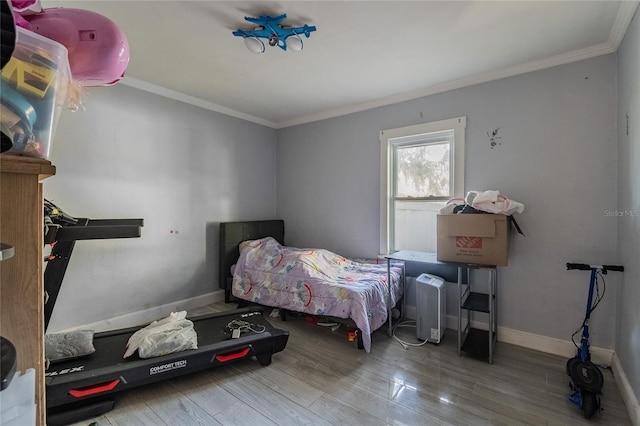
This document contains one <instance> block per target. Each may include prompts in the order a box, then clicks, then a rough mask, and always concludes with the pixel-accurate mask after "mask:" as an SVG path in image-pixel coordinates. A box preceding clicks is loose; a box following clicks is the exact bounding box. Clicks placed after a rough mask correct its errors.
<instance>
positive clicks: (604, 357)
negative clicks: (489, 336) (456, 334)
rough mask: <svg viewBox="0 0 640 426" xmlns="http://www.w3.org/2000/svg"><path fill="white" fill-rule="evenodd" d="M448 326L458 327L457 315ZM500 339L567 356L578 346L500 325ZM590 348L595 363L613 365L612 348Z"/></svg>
mask: <svg viewBox="0 0 640 426" xmlns="http://www.w3.org/2000/svg"><path fill="white" fill-rule="evenodd" d="M471 325H472V326H473V327H474V328H479V329H481V330H487V329H488V325H487V323H485V322H476V321H472V322H471ZM447 328H450V329H452V330H457V329H458V317H457V316H452V315H447ZM498 341H499V342H505V343H509V344H512V345H516V346H522V347H524V348H529V349H535V350H537V351H541V352H545V353H549V354H554V355H560V356H563V357H566V358H571V357H573V356H574V355H575V354H576V347H575V346H574V345H573V342H571V341H570V340H561V339H556V338H553V337H547V336H542V335H540V334H533V333H527V332H524V331H519V330H514V329H512V328H507V327H500V326H498ZM589 350H590V351H591V360H592V361H593V362H594V363H596V364H598V365H602V366H605V367H609V366H611V360H612V357H613V350H612V349H603V348H599V347H597V346H590V347H589Z"/></svg>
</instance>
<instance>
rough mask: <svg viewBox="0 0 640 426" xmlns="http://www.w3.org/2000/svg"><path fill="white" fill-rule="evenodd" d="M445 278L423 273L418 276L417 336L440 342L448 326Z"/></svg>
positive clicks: (421, 338)
mask: <svg viewBox="0 0 640 426" xmlns="http://www.w3.org/2000/svg"><path fill="white" fill-rule="evenodd" d="M446 306H447V293H446V291H445V286H444V279H442V278H440V277H436V276H435V275H430V274H422V275H420V276H419V277H418V278H416V337H417V338H418V339H420V340H428V341H429V342H431V343H440V340H441V339H442V337H443V336H444V331H445V330H446V328H447V315H446V314H447V313H446Z"/></svg>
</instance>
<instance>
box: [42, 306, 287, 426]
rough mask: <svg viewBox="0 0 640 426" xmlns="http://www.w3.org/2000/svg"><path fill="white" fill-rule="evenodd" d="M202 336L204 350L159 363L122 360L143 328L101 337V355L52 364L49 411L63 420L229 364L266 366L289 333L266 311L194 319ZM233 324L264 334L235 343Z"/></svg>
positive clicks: (245, 334)
mask: <svg viewBox="0 0 640 426" xmlns="http://www.w3.org/2000/svg"><path fill="white" fill-rule="evenodd" d="M189 319H190V320H191V321H193V325H194V328H195V330H196V333H197V335H198V349H194V350H189V351H183V352H178V353H174V354H168V355H164V356H160V357H155V358H146V359H142V358H139V357H138V355H137V352H136V353H135V354H134V355H132V356H131V357H130V358H128V359H124V358H122V356H123V354H124V352H125V348H126V344H127V341H128V340H129V337H130V336H131V335H132V334H133V333H135V332H136V331H137V330H139V329H140V328H141V327H133V328H129V329H124V330H115V331H108V332H104V333H96V334H95V336H94V339H93V345H94V347H95V348H96V351H95V352H94V353H92V354H90V355H87V356H85V357H82V358H76V359H72V360H67V361H63V362H58V363H54V364H51V365H50V366H49V368H48V369H47V371H46V372H45V383H46V388H47V389H46V396H47V411H48V414H49V413H51V414H52V415H53V414H56V415H57V416H59V412H60V411H64V410H65V408H66V406H69V408H71V407H74V408H75V407H77V406H78V405H80V406H82V405H83V402H86V404H91V403H93V402H95V401H96V400H97V399H99V398H101V397H104V396H106V395H110V394H113V393H115V392H120V391H123V390H126V389H131V388H134V387H137V386H141V385H145V384H148V383H152V382H157V381H161V380H166V379H169V378H172V377H177V376H181V375H183V374H188V373H192V372H195V371H200V370H204V369H207V368H211V367H215V366H218V365H223V364H226V363H229V362H233V361H238V360H242V359H246V358H251V357H253V356H255V357H256V359H257V360H258V362H260V364H261V365H263V366H266V365H269V364H270V363H271V355H272V354H274V353H277V352H280V351H282V350H284V348H285V347H286V345H287V340H288V339H289V332H288V331H285V330H280V329H277V328H275V327H273V326H272V325H271V324H270V323H269V322H268V321H267V319H266V318H265V317H264V314H263V312H262V310H261V309H260V308H244V309H237V310H233V311H229V312H222V313H216V314H210V315H204V316H199V317H194V318H189ZM233 320H241V321H246V322H249V323H251V324H254V325H256V326H258V327H256V328H257V329H261V328H262V327H260V326H263V327H264V332H262V333H257V332H254V331H246V332H243V333H242V334H241V336H240V337H239V338H235V339H234V338H232V337H231V331H230V330H229V329H228V328H227V325H228V324H229V323H230V322H231V321H233Z"/></svg>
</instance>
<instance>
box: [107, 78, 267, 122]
mask: <svg viewBox="0 0 640 426" xmlns="http://www.w3.org/2000/svg"><path fill="white" fill-rule="evenodd" d="M119 83H120V84H124V85H125V86H129V87H133V88H136V89H139V90H144V91H145V92H149V93H153V94H155V95H158V96H163V97H165V98H169V99H173V100H175V101H179V102H184V103H186V104H190V105H195V106H197V107H200V108H203V109H207V110H209V111H215V112H219V113H220V114H224V115H229V116H231V117H235V118H240V119H242V120H245V121H250V122H252V123H256V124H260V125H263V126H266V127H271V128H273V129H275V128H276V127H277V124H276V123H273V122H271V121H269V120H265V119H263V118H260V117H256V116H254V115H250V114H245V113H243V112H240V111H236V110H234V109H231V108H227V107H224V106H222V105H218V104H215V103H213V102H209V101H205V100H204V99H201V98H197V97H195V96H190V95H186V94H184V93H182V92H178V91H176V90H172V89H167V88H166V87H162V86H158V85H157V84H153V83H149V82H147V81H144V80H139V79H137V78H134V77H129V76H126V75H125V76H124V78H123V79H122V80H120V82H119Z"/></svg>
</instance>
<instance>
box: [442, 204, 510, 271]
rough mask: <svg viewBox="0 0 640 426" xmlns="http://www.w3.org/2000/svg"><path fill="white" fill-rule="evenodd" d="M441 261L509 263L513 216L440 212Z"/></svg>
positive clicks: (484, 263) (499, 264)
mask: <svg viewBox="0 0 640 426" xmlns="http://www.w3.org/2000/svg"><path fill="white" fill-rule="evenodd" d="M437 252H438V253H437V257H438V260H440V261H447V262H459V263H473V264H478V265H495V266H507V263H508V260H509V220H508V217H507V216H505V215H502V214H448V215H438V249H437Z"/></svg>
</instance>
